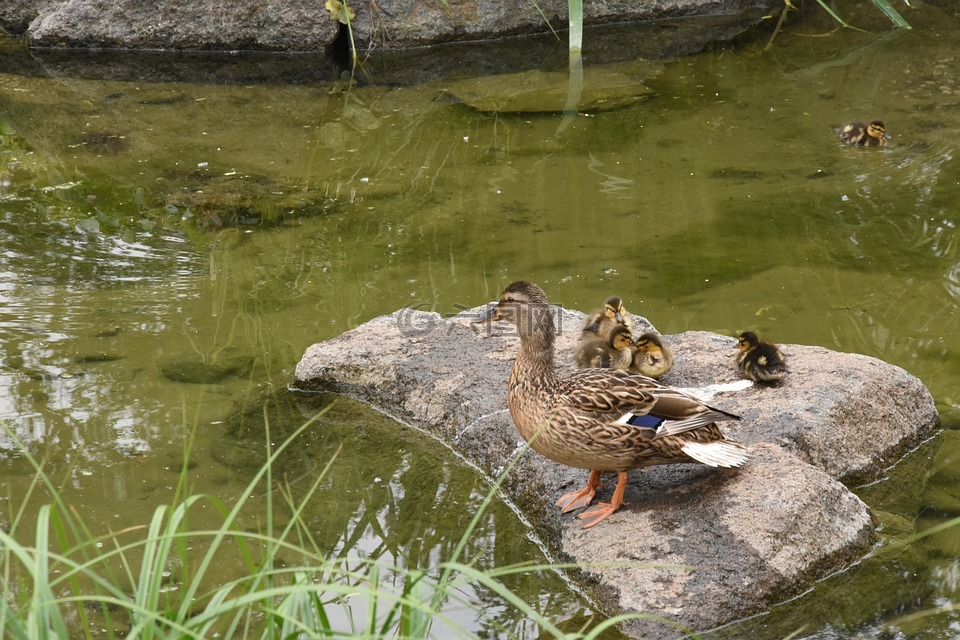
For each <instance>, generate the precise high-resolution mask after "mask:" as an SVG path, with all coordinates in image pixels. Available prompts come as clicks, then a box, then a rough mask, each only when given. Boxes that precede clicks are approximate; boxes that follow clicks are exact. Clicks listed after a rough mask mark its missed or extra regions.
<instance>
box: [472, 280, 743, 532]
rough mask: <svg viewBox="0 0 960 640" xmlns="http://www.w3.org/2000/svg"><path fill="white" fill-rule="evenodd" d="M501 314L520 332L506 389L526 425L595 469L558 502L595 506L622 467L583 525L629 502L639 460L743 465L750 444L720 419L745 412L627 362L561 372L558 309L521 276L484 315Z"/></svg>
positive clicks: (553, 449) (532, 438)
mask: <svg viewBox="0 0 960 640" xmlns="http://www.w3.org/2000/svg"><path fill="white" fill-rule="evenodd" d="M492 321H506V322H510V323H513V324H514V325H516V327H517V331H518V333H519V335H520V352H519V353H518V355H517V359H516V360H515V361H514V363H513V370H512V372H511V373H510V382H509V386H508V389H507V403H508V405H509V407H510V416H511V417H512V418H513V422H514V424H515V425H516V427H517V430H518V431H519V432H520V435H521V436H522V437H523V439H524V440H526V441H527V442H529V443H530V446H531V447H532V448H533V449H534V450H535V451H537V452H538V453H540V454H541V455H544V456H546V457H547V458H550V459H551V460H554V461H555V462H559V463H561V464H564V465H567V466H570V467H577V468H581V469H589V470H590V477H589V479H588V480H587V485H586V486H585V487H584V488H583V489H581V490H579V491H574V492H571V493H568V494H566V495H563V496H561V497H560V499H558V500H557V502H556V504H557V506H559V507H561V509H562V512H563V513H566V512H568V511H571V510H573V509H577V508H580V507H586V506H588V505H589V504H590V503H591V502H592V501H593V498H594V496H595V495H596V490H597V488H598V487H599V486H600V474H601V472H603V471H616V472H617V488H616V489H615V490H614V492H613V497H612V499H611V500H610V502H609V503H606V502H601V503H598V504H597V506H595V507H594V508H593V509H590V510H589V511H586V512H584V513H582V514H580V516H579V517H580V519H582V520H583V521H584V523H583V526H584V527H592V526H594V525H596V524H598V523H600V522H601V521H602V520H603V519H605V518H606V517H608V516H609V515H611V514H612V513H614V512H615V511H617V509H619V508H620V506H621V505H622V504H623V494H624V491H625V490H626V488H627V479H628V472H629V471H630V470H631V469H638V468H641V467H648V466H652V465H658V464H673V463H681V462H694V463H695V462H699V463H703V464H706V465H710V466H712V467H739V466H740V465H742V464H743V463H744V462H746V461H747V458H748V457H749V456H748V454H747V451H746V448H745V447H744V446H743V445H742V444H740V443H739V442H734V441H732V440H727V439H726V438H725V437H724V435H723V433H721V431H720V429H719V428H718V427H717V425H716V424H715V422H716V421H718V420H739V419H740V418H739V416H736V415H733V414H732V413H727V412H726V411H721V410H720V409H715V408H713V407H711V406H709V405H707V404H704V403H703V402H701V401H700V400H697V399H696V398H694V397H692V396H690V395H687V394H685V393H683V392H681V391H677V390H676V389H671V388H669V387H666V386H664V385H662V384H660V383H659V382H657V381H656V380H653V379H652V378H647V377H646V376H642V375H637V374H634V373H629V372H627V371H621V370H616V369H593V368H590V369H579V370H576V371H574V372H572V373H571V374H569V375H567V376H563V377H561V376H560V375H559V374H558V373H557V370H556V368H555V366H554V341H555V338H556V329H555V327H554V324H553V317H552V315H551V312H550V307H549V306H548V303H547V296H546V294H545V293H544V292H543V289H541V288H540V287H539V286H537V285H536V284H534V283H532V282H526V281H523V280H521V281H517V282H514V283H512V284H511V285H509V286H508V287H507V288H506V289H504V291H503V293H502V294H501V295H500V299H499V301H498V302H497V304H496V305H495V306H494V307H492V308H491V310H490V313H489V315H488V316H487V317H486V318H485V319H484V320H483V322H492Z"/></svg>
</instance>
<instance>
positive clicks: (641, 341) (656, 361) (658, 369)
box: [630, 332, 673, 378]
mask: <svg viewBox="0 0 960 640" xmlns="http://www.w3.org/2000/svg"><path fill="white" fill-rule="evenodd" d="M672 367H673V352H671V351H670V348H669V347H667V346H666V345H665V344H663V341H662V340H660V336H658V335H657V334H655V333H652V332H647V333H644V334H641V335H640V337H639V338H637V343H636V352H635V353H634V355H633V362H632V363H631V364H630V370H631V371H636V372H637V373H640V374H643V375H645V376H648V377H650V378H659V377H660V376H662V375H663V374H665V373H666V372H667V371H670V369H671V368H672Z"/></svg>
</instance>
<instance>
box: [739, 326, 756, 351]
mask: <svg viewBox="0 0 960 640" xmlns="http://www.w3.org/2000/svg"><path fill="white" fill-rule="evenodd" d="M758 344H760V338H758V337H757V334H755V333H754V332H753V331H744V332H743V333H741V334H740V335H739V336H737V348H738V349H740V351H742V352H744V353H746V352H747V351H750V349H753V348H755V347H756V346H757V345H758Z"/></svg>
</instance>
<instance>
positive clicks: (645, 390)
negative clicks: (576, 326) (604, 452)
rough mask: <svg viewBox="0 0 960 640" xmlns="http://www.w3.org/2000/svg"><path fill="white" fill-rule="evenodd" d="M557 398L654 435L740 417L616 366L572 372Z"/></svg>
mask: <svg viewBox="0 0 960 640" xmlns="http://www.w3.org/2000/svg"><path fill="white" fill-rule="evenodd" d="M556 401H557V402H558V403H561V404H565V405H566V406H568V407H570V408H573V409H576V410H578V411H583V412H587V413H594V414H607V415H611V416H612V420H611V421H612V422H614V423H616V424H621V425H624V426H627V425H629V426H632V427H637V428H643V429H653V430H655V436H654V437H656V438H661V437H665V436H671V435H676V434H678V433H683V432H685V431H690V430H691V429H697V428H699V427H704V426H707V425H709V424H712V423H713V422H716V421H720V420H739V419H740V416H737V415H735V414H732V413H729V412H727V411H723V410H721V409H716V408H714V407H711V406H710V405H708V404H705V403H703V402H701V401H700V400H698V399H696V398H694V397H693V396H691V395H688V394H686V393H684V392H682V391H678V390H677V389H672V388H670V387H668V386H666V385H664V384H661V383H660V382H658V381H656V380H654V379H653V378H648V377H646V376H641V375H637V374H634V373H628V372H626V371H620V370H616V369H580V370H579V371H576V372H574V373H573V374H572V375H570V376H568V377H567V378H565V379H564V380H563V381H562V382H561V384H560V385H559V386H558V388H557V398H556ZM598 417H599V415H598Z"/></svg>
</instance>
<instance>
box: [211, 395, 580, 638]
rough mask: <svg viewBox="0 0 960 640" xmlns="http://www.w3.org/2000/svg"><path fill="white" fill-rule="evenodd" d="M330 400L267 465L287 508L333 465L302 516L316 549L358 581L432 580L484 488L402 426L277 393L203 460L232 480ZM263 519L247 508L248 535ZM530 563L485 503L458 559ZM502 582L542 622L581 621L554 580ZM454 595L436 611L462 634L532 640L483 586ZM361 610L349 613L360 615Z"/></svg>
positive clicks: (232, 424)
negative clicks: (374, 572) (368, 577)
mask: <svg viewBox="0 0 960 640" xmlns="http://www.w3.org/2000/svg"><path fill="white" fill-rule="evenodd" d="M331 401H333V402H334V405H333V407H332V409H331V410H330V411H329V412H328V413H326V414H325V415H324V416H323V417H322V418H320V419H319V420H318V421H317V422H316V423H315V424H314V425H313V426H312V427H311V428H310V429H309V430H308V431H307V432H305V433H304V434H303V435H301V436H300V437H299V439H298V440H297V442H296V443H295V444H294V446H293V447H291V448H289V449H287V450H285V451H284V453H283V454H282V455H281V457H280V459H279V460H278V461H277V463H276V464H275V465H274V470H275V471H274V472H275V473H276V474H278V475H279V474H282V476H283V478H284V481H283V482H284V484H288V485H289V487H290V489H291V493H290V495H291V497H292V503H293V504H300V503H301V502H303V501H304V500H305V499H306V497H307V496H306V494H305V492H306V491H308V490H309V489H310V487H311V485H312V480H313V479H314V478H316V477H317V475H318V473H319V472H320V467H321V466H322V465H325V463H326V461H329V460H333V464H332V466H331V468H330V469H329V471H328V473H327V475H326V477H325V480H324V482H323V483H322V484H321V486H320V490H319V491H318V492H317V493H316V494H314V495H312V496H310V499H309V500H308V501H307V502H306V507H305V509H304V511H303V513H302V518H303V520H304V521H305V522H306V523H307V524H308V527H309V530H310V532H311V535H312V536H313V540H314V543H315V544H316V546H317V548H318V550H319V551H320V552H321V553H322V554H324V555H326V556H328V557H330V558H341V559H343V560H344V561H345V562H346V564H347V566H351V565H353V566H354V568H355V569H356V570H357V571H358V572H359V573H366V571H364V567H365V566H367V565H366V564H365V562H364V561H380V562H381V566H382V567H384V572H385V574H384V575H383V580H384V581H385V582H386V583H387V584H393V585H394V586H396V587H398V588H399V587H402V584H400V582H401V581H402V580H405V579H406V576H405V574H403V573H396V572H392V571H390V570H388V569H387V568H389V567H398V568H401V569H422V570H426V571H428V572H429V573H430V574H431V575H432V577H433V578H435V579H438V578H439V569H438V568H437V567H438V565H440V563H442V562H445V561H448V560H451V559H453V558H454V550H455V549H456V548H457V546H458V544H459V543H460V540H461V537H462V535H463V533H464V532H465V531H467V528H468V526H469V525H470V523H471V520H472V519H473V518H474V515H475V514H477V513H478V512H479V511H480V509H481V507H482V503H483V502H484V498H485V496H486V494H487V493H488V492H489V491H490V486H489V485H488V484H487V483H486V482H484V481H483V480H481V479H480V478H478V477H477V476H476V475H475V474H474V473H472V472H470V471H469V470H467V469H465V468H463V467H462V466H460V465H457V464H452V462H453V460H452V454H451V452H450V451H449V450H448V449H446V448H445V447H443V446H441V445H439V444H438V443H436V442H434V441H432V440H430V439H429V438H427V437H426V436H424V435H423V434H420V433H418V432H416V431H414V430H412V429H404V430H403V433H402V436H401V438H399V439H398V437H397V425H396V424H395V423H394V422H393V421H392V420H390V419H388V418H386V417H384V416H379V415H377V414H373V413H372V412H370V410H369V409H368V408H366V407H364V406H363V405H361V404H359V403H357V402H356V401H351V400H348V399H346V398H337V399H334V398H332V397H328V396H322V395H321V396H299V395H294V394H291V393H287V392H281V393H279V394H274V395H270V396H268V397H260V398H257V399H251V400H250V401H249V402H248V403H247V405H246V407H245V408H241V409H239V410H238V411H236V412H233V413H232V414H231V415H230V416H229V417H228V418H227V419H226V420H225V422H224V424H223V426H222V427H221V428H220V429H219V430H218V432H217V435H216V439H215V444H212V446H210V448H209V451H210V452H211V455H212V457H213V459H214V460H216V462H217V463H219V464H222V465H224V466H226V467H228V468H229V469H231V471H233V472H236V473H237V474H238V475H239V476H241V477H244V476H249V475H252V474H253V473H254V472H255V471H256V470H257V469H258V468H259V467H260V466H261V465H262V464H263V462H264V461H265V457H266V453H267V449H266V447H265V437H266V434H268V433H269V436H270V441H271V442H272V443H273V444H274V445H276V444H279V443H280V442H282V441H284V440H285V439H286V438H288V437H289V435H290V434H291V433H292V432H293V431H294V430H296V429H297V428H298V427H299V426H300V425H302V424H303V422H304V420H305V419H307V418H308V417H309V416H312V415H314V414H315V413H316V412H317V411H318V410H320V409H321V408H323V407H324V406H325V405H326V404H328V403H330V402H331ZM398 444H399V447H398ZM257 502H260V501H257ZM261 513H263V508H262V505H259V504H253V505H251V508H250V509H249V510H248V516H247V517H248V519H249V525H248V526H253V525H254V523H256V522H257V521H258V520H259V518H260V514H261ZM540 554H541V551H540V550H539V548H538V547H537V546H536V543H535V541H534V540H532V539H530V538H529V537H527V534H526V529H525V527H524V525H523V523H521V522H520V521H519V520H518V519H517V518H516V516H515V514H514V513H513V512H512V511H510V509H509V508H508V507H507V506H506V505H504V504H503V503H501V502H499V501H494V503H493V504H491V505H490V506H488V507H487V508H486V510H485V511H484V512H483V514H482V517H481V518H480V520H479V522H478V524H477V527H476V529H475V530H474V531H473V533H472V534H471V535H470V536H469V538H468V539H467V542H466V545H465V546H464V548H463V551H462V555H461V556H460V557H459V560H460V561H462V562H465V563H469V564H470V565H471V566H473V567H474V568H476V569H478V570H481V571H489V570H492V569H494V568H497V567H505V566H508V565H513V564H516V563H519V562H523V561H525V560H526V559H528V558H531V557H536V556H538V555H540ZM501 582H502V584H503V585H504V586H506V587H507V588H509V589H511V590H512V591H514V592H515V593H523V594H531V595H533V594H535V597H534V598H533V599H532V600H531V601H530V604H531V605H532V606H533V607H534V609H535V610H537V611H538V612H540V613H541V614H543V615H544V616H545V617H547V618H548V619H554V620H563V619H566V618H568V617H571V616H585V615H588V614H589V611H588V610H586V609H584V607H583V606H582V605H581V604H578V603H577V599H576V597H575V596H573V595H571V594H567V593H565V590H566V588H565V584H564V582H563V581H562V580H561V579H560V577H559V576H558V575H556V574H554V573H553V572H550V571H543V572H528V573H517V574H512V575H506V576H504V577H503V578H502V580H501ZM458 598H459V600H460V601H459V602H451V603H449V604H448V606H447V607H446V608H445V611H447V612H448V614H449V615H450V616H451V617H452V619H454V620H459V621H460V622H461V623H463V624H464V625H465V626H466V628H475V629H477V632H478V633H480V634H488V635H489V637H499V636H503V635H505V636H507V637H511V638H522V637H535V636H536V635H537V634H538V629H537V627H536V625H534V624H533V623H532V622H531V621H529V620H527V619H525V617H523V616H520V615H518V614H517V612H516V611H515V610H514V609H513V608H512V607H509V606H506V605H505V604H504V603H503V601H502V599H501V597H500V596H499V595H498V594H496V593H494V592H493V591H491V590H490V589H489V588H488V587H485V586H484V585H481V584H463V585H462V586H461V587H460V588H459V589H458ZM465 604H473V605H474V606H472V607H465V606H464V605H465ZM363 606H364V605H363V604H362V603H358V604H357V605H356V607H357V609H358V610H362V609H363ZM355 613H356V612H355ZM478 613H479V614H480V615H477V614H478ZM359 619H362V618H359ZM438 624H439V623H438ZM435 632H436V633H439V634H440V635H443V632H442V631H439V630H436V629H435Z"/></svg>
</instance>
